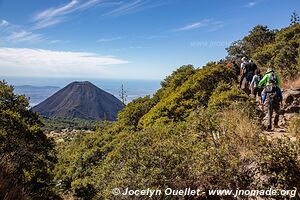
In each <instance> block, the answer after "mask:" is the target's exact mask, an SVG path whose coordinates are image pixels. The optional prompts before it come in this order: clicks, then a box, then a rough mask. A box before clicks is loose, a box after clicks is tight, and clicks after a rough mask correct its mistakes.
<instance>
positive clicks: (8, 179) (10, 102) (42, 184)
mask: <svg viewBox="0 0 300 200" xmlns="http://www.w3.org/2000/svg"><path fill="white" fill-rule="evenodd" d="M28 107H29V104H28V100H27V99H26V98H25V97H24V96H19V95H15V94H14V93H13V88H12V87H9V86H7V84H6V83H5V82H2V81H1V82H0V115H1V116H0V171H1V173H0V199H6V198H11V199H19V198H20V199H22V198H24V199H25V197H26V196H27V198H28V199H53V198H57V199H58V197H57V196H56V197H55V194H54V193H53V192H52V190H53V183H52V175H53V174H51V170H52V169H53V167H54V164H55V162H56V157H55V152H54V150H53V147H54V145H53V143H52V142H51V141H49V140H48V139H47V138H46V136H45V135H44V134H43V132H42V131H41V129H40V126H41V122H40V121H39V120H38V115H37V114H36V113H34V112H32V111H30V110H28ZM19 195H20V196H19Z"/></svg>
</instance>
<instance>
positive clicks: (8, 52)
mask: <svg viewBox="0 0 300 200" xmlns="http://www.w3.org/2000/svg"><path fill="white" fill-rule="evenodd" d="M126 63H128V61H126V60H121V59H118V58H115V57H112V56H100V55H97V54H95V53H88V52H67V51H51V50H44V49H28V48H0V70H1V75H2V76H21V77H24V76H27V77H105V76H106V75H107V74H109V73H110V68H109V67H108V66H109V65H113V66H112V68H114V66H117V65H121V64H126Z"/></svg>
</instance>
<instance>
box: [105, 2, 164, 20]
mask: <svg viewBox="0 0 300 200" xmlns="http://www.w3.org/2000/svg"><path fill="white" fill-rule="evenodd" d="M167 2H168V0H164V1H160V0H127V1H120V2H119V4H118V7H116V8H115V9H113V10H111V11H109V12H107V13H104V14H103V16H122V15H126V14H130V13H134V12H138V11H141V10H144V9H147V8H153V7H157V6H160V5H163V4H165V3H167Z"/></svg>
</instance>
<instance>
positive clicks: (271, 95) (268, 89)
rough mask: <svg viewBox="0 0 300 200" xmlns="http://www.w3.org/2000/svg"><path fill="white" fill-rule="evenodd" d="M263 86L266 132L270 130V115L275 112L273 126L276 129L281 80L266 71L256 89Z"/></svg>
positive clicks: (271, 71)
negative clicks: (266, 108) (266, 109)
mask: <svg viewBox="0 0 300 200" xmlns="http://www.w3.org/2000/svg"><path fill="white" fill-rule="evenodd" d="M263 85H264V91H263V92H262V109H263V110H264V104H265V101H266V105H267V106H268V112H267V117H268V130H271V129H272V113H273V111H275V117H274V126H275V127H278V122H279V113H280V105H281V104H282V99H283V98H282V92H281V86H282V83H281V80H280V78H279V76H277V75H276V74H275V72H274V70H272V69H268V70H267V73H266V74H265V76H264V77H263V79H262V80H261V81H260V82H259V83H258V87H259V88H261V87H262V86H263Z"/></svg>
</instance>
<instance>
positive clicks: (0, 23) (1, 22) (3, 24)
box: [0, 19, 9, 28]
mask: <svg viewBox="0 0 300 200" xmlns="http://www.w3.org/2000/svg"><path fill="white" fill-rule="evenodd" d="M8 25H9V22H8V21H6V20H4V19H2V20H0V28H3V27H7V26H8Z"/></svg>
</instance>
